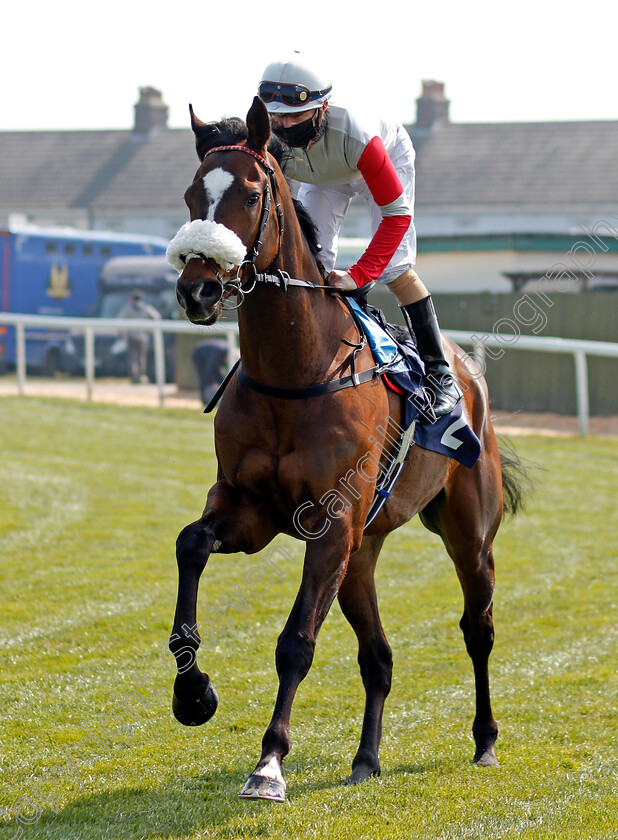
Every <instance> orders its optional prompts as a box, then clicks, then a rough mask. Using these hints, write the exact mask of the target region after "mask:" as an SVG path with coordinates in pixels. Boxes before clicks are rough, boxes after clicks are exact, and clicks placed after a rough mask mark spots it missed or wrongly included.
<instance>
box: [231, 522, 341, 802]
mask: <svg viewBox="0 0 618 840" xmlns="http://www.w3.org/2000/svg"><path fill="white" fill-rule="evenodd" d="M331 530H332V531H333V532H334V530H335V529H334V528H333V529H331ZM342 532H343V529H341V530H340V533H339V534H338V535H335V534H334V533H331V532H329V534H328V537H327V538H325V539H321V540H315V541H311V542H308V543H307V550H306V552H305V563H304V569H303V579H302V582H301V585H300V589H299V591H298V595H297V596H296V601H295V602H294V606H293V607H292V611H291V613H290V615H289V617H288V620H287V622H286V625H285V627H284V628H283V631H282V633H281V635H280V636H279V639H278V641H277V651H276V666H277V674H278V677H279V690H278V693H277V700H276V702H275V709H274V712H273V716H272V720H271V722H270V724H269V726H268V729H267V730H266V732H265V734H264V738H263V739H262V755H261V757H260V760H259V761H258V763H257V766H256V768H255V770H254V771H253V773H252V774H251V776H249V779H248V780H247V782H246V783H245V785H244V787H243V788H242V790H241V792H240V796H241V797H243V798H248V799H270V800H272V801H275V802H283V801H285V790H286V783H285V780H284V778H283V774H282V772H281V763H282V761H283V759H284V757H285V756H286V755H287V753H288V752H289V750H290V714H291V711H292V703H293V701H294V697H295V695H296V690H297V689H298V686H299V685H300V683H301V682H302V680H303V679H304V678H305V677H306V676H307V673H308V671H309V668H310V667H311V663H312V661H313V654H314V650H315V643H316V638H317V635H318V632H319V629H320V627H321V625H322V622H323V621H324V619H325V618H326V615H327V614H328V610H329V609H330V606H331V604H332V602H333V599H334V597H335V595H336V594H337V592H338V591H339V587H340V585H341V581H342V579H343V576H344V574H345V570H346V566H347V562H348V558H349V556H350V550H351V546H350V541H349V538H348V539H346V538H345V536H344V534H343V533H342Z"/></svg>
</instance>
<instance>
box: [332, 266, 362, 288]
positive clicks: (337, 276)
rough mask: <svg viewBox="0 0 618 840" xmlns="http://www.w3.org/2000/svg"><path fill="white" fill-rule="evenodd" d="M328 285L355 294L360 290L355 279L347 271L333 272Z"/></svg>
mask: <svg viewBox="0 0 618 840" xmlns="http://www.w3.org/2000/svg"><path fill="white" fill-rule="evenodd" d="M328 285H329V286H333V288H335V289H341V290H342V291H344V292H353V291H355V290H356V289H357V288H358V286H357V285H356V283H355V282H354V278H353V277H352V275H351V274H348V272H347V271H336V270H335V271H331V273H330V274H329V275H328Z"/></svg>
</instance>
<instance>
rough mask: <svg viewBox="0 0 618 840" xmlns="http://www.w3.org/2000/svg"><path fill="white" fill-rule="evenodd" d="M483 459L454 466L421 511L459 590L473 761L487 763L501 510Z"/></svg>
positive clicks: (497, 487) (496, 476) (490, 758)
mask: <svg viewBox="0 0 618 840" xmlns="http://www.w3.org/2000/svg"><path fill="white" fill-rule="evenodd" d="M488 462H489V458H488V461H487V462H486V463H485V465H484V466H481V465H480V462H479V463H477V465H476V466H475V467H474V468H473V469H472V470H470V471H468V470H466V468H465V467H461V466H457V467H456V469H455V470H454V473H453V475H452V476H451V479H450V481H449V483H448V485H447V488H446V489H445V491H443V492H442V493H440V495H439V496H437V497H436V499H434V500H433V501H432V502H431V503H430V504H429V505H428V506H427V507H426V508H425V509H424V510H423V511H422V513H421V520H422V522H423V524H424V525H425V526H426V527H427V528H429V530H431V531H434V532H435V533H437V534H439V535H440V536H441V537H442V540H443V542H444V545H445V546H446V549H447V551H448V553H449V555H450V557H451V559H452V560H453V562H454V564H455V568H456V570H457V575H458V577H459V581H460V583H461V587H462V590H463V596H464V612H463V616H462V618H461V621H460V627H461V630H462V632H463V636H464V640H465V643H466V649H467V651H468V654H469V656H470V658H471V660H472V665H473V668H474V682H475V690H476V713H475V717H474V724H473V727H472V733H473V735H474V740H475V743H476V751H475V754H474V761H475V763H476V764H480V765H483V766H487V767H489V766H495V765H497V764H498V762H497V760H496V754H495V751H494V743H495V741H496V739H497V737H498V725H497V723H496V721H495V719H494V716H493V713H492V709H491V699H490V692H489V669H488V663H489V655H490V653H491V650H492V647H493V643H494V625H493V619H492V603H493V594H494V558H493V553H492V541H493V538H494V536H495V534H496V531H497V529H498V525H499V523H500V518H501V515H502V491H501V484H500V473H499V467H498V471H496V470H492V469H491V468H490V467H489V466H488ZM498 463H499V462H498ZM482 470H484V473H483V472H482Z"/></svg>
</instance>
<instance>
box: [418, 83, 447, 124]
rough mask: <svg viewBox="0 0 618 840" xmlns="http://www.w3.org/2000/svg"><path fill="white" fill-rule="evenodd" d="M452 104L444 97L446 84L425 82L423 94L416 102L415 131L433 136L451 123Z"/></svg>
mask: <svg viewBox="0 0 618 840" xmlns="http://www.w3.org/2000/svg"><path fill="white" fill-rule="evenodd" d="M449 105H450V102H449V100H448V99H447V98H446V97H445V95H444V83H443V82H435V81H433V80H423V92H422V94H421V96H420V97H419V98H418V99H417V100H416V125H415V126H414V129H415V130H416V131H419V133H422V134H433V132H434V131H436V129H438V128H440V126H441V125H444V124H445V123H447V122H448V121H449V117H448V109H449Z"/></svg>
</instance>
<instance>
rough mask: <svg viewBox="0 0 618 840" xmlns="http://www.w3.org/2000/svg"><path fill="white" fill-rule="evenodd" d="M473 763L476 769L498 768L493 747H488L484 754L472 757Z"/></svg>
mask: <svg viewBox="0 0 618 840" xmlns="http://www.w3.org/2000/svg"><path fill="white" fill-rule="evenodd" d="M474 763H475V764H476V765H477V767H500V765H499V764H498V759H497V758H496V753H495V751H494V748H493V747H488V748H487V749H486V750H485V751H484V752H482V753H480V755H479V753H477V754H476V755H475V756H474Z"/></svg>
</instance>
